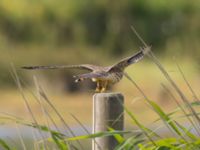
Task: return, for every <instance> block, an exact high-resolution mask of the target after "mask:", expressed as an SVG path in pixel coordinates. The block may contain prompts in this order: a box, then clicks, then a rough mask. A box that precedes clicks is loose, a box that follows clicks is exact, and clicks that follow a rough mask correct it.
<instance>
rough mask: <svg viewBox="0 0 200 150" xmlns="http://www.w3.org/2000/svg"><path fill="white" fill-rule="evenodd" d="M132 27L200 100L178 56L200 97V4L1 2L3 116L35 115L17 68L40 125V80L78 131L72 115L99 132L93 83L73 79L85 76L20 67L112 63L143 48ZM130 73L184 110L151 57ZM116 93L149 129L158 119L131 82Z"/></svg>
mask: <svg viewBox="0 0 200 150" xmlns="http://www.w3.org/2000/svg"><path fill="white" fill-rule="evenodd" d="M132 25H133V26H134V27H135V28H136V30H137V31H138V33H140V35H141V36H142V37H143V38H144V40H145V41H146V42H147V43H148V44H150V45H152V50H153V52H154V53H155V54H156V56H158V58H159V60H160V61H161V63H162V64H164V66H165V67H166V70H167V71H169V74H170V75H171V76H172V78H173V79H174V80H175V81H176V82H177V84H178V86H179V87H180V88H181V90H182V91H183V92H184V93H186V95H187V96H188V97H189V99H190V100H192V99H193V96H192V94H191V93H190V92H189V90H188V86H187V85H186V84H185V82H184V81H183V79H182V76H181V75H180V72H179V71H178V69H177V66H176V64H175V62H174V60H173V57H175V58H176V61H177V62H178V63H179V64H180V65H181V67H182V69H183V72H184V73H185V76H186V78H187V79H188V81H189V82H190V83H191V86H192V88H193V89H194V91H200V87H199V84H200V78H199V73H200V1H198V0H174V1H169V0H118V1H113V0H0V100H1V105H0V110H1V112H9V113H12V114H15V115H16V116H20V117H24V116H25V117H27V111H25V108H24V105H23V100H22V98H21V95H20V92H19V91H18V90H17V87H16V85H15V82H14V79H13V78H12V75H11V72H12V71H11V65H10V64H11V63H13V64H14V66H15V68H16V70H17V72H18V75H19V77H20V79H21V80H22V83H24V81H25V83H26V84H28V86H25V87H24V93H25V95H26V96H27V99H28V100H29V102H30V106H31V107H32V109H33V111H34V112H35V113H36V114H37V115H36V118H37V119H40V120H42V118H41V116H42V115H41V114H42V113H41V110H40V107H39V106H38V103H36V102H35V99H34V98H33V96H32V95H31V94H30V92H29V91H32V92H35V93H36V95H37V90H36V88H35V86H34V85H35V84H34V80H33V76H34V75H35V76H36V77H37V78H38V82H39V83H40V84H41V85H42V86H43V87H44V89H45V91H46V94H47V95H48V96H49V98H50V99H51V100H52V102H53V103H54V104H55V107H56V108H57V109H58V110H59V112H61V114H63V115H64V117H65V119H66V121H67V122H68V123H69V124H70V125H77V122H76V121H74V120H73V119H72V118H71V116H70V115H69V112H70V113H72V114H73V115H75V116H77V118H78V119H79V120H80V121H81V122H82V123H83V124H86V125H88V126H91V122H92V121H91V118H92V116H91V114H92V101H91V99H92V94H93V93H94V89H95V87H94V85H93V84H92V83H91V82H86V83H80V84H76V83H74V79H73V78H72V76H73V75H74V74H79V73H80V72H79V71H76V70H70V71H68V70H53V71H42V70H38V71H27V70H22V69H20V67H21V66H29V65H52V64H79V63H94V64H100V65H110V64H112V63H114V62H116V61H118V60H120V59H122V58H123V57H126V56H129V55H132V54H134V53H135V52H137V51H138V50H139V47H141V46H143V45H142V43H141V42H140V41H139V39H138V38H137V37H136V35H135V34H134V33H133V32H132V30H131V26H132ZM126 71H127V72H128V73H129V75H130V76H131V77H132V78H133V79H134V80H135V81H136V82H137V83H138V85H139V86H140V87H141V88H142V90H143V91H144V93H145V94H146V95H148V96H149V97H150V99H151V100H153V101H156V102H157V103H158V104H159V105H160V106H161V107H162V108H163V109H164V110H165V111H166V112H170V110H172V109H174V108H175V107H176V104H175V103H174V102H173V101H172V100H171V97H170V94H169V93H168V92H166V91H165V90H164V89H163V88H162V87H161V86H160V83H164V84H165V85H166V86H167V87H169V89H171V87H170V85H169V83H168V82H166V80H165V78H164V77H163V75H162V74H161V73H160V71H159V70H158V69H157V68H156V66H155V65H153V63H152V62H151V61H149V59H146V58H145V59H144V60H142V61H140V62H139V63H137V64H134V65H132V66H130V67H128V68H127V70H126ZM26 84H25V85H26ZM77 91H78V92H79V93H77ZM80 91H84V92H80ZM112 91H117V92H119V91H120V92H122V93H123V94H124V96H125V100H126V101H125V102H126V106H127V107H128V108H129V109H130V110H131V111H132V112H134V113H136V114H138V116H139V118H140V120H141V121H142V123H143V122H144V123H145V124H149V122H152V121H154V120H155V119H157V115H156V114H155V113H154V112H152V111H151V110H150V109H149V108H148V107H147V106H146V105H145V103H144V101H142V100H143V98H142V96H141V93H140V92H138V90H137V89H136V88H135V87H134V86H133V85H132V84H131V83H130V81H128V80H127V79H126V78H124V79H123V80H122V81H121V82H120V83H118V84H116V85H115V86H114V89H112ZM73 92H74V93H73ZM172 92H174V90H172ZM51 115H53V116H52V117H55V115H54V114H53V113H52V114H51ZM147 116H148V117H147ZM126 119H127V118H126ZM43 121H44V122H45V121H46V120H45V119H44V120H43ZM59 121H60V120H59V119H57V120H56V122H59ZM127 122H128V121H127V120H126V123H127Z"/></svg>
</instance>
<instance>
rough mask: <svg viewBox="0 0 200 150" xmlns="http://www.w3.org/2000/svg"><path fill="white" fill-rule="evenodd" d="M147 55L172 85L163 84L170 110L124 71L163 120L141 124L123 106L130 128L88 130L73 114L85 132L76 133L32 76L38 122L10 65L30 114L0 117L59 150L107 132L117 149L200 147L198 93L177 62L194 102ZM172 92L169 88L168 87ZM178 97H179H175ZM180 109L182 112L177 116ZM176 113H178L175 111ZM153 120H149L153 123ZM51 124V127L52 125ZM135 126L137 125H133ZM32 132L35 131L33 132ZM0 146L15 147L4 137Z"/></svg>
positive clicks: (37, 145)
mask: <svg viewBox="0 0 200 150" xmlns="http://www.w3.org/2000/svg"><path fill="white" fill-rule="evenodd" d="M148 56H149V58H150V59H151V60H152V62H153V63H155V65H156V66H158V68H159V70H160V71H161V73H162V74H163V76H164V77H165V78H166V80H167V81H168V82H169V84H170V85H171V88H170V89H168V88H167V87H165V85H164V84H163V87H164V88H165V90H166V92H168V93H169V94H170V95H171V97H172V99H173V100H174V101H175V103H176V104H177V108H176V109H175V110H173V111H171V112H165V110H163V109H162V108H161V107H160V106H159V105H158V104H157V103H156V102H154V101H153V100H151V99H150V98H149V97H148V96H147V95H146V94H145V93H144V91H143V90H142V88H141V87H140V86H139V85H138V84H137V83H136V82H135V81H134V80H133V79H132V77H131V76H130V75H128V74H127V73H126V74H125V76H126V78H127V79H128V80H129V82H130V83H132V85H134V86H135V87H136V89H137V90H138V91H139V92H140V93H141V96H143V102H144V103H145V104H147V106H148V108H149V109H151V111H153V112H154V113H156V115H157V119H156V120H155V122H158V121H160V122H162V123H161V124H159V126H156V128H154V129H152V128H150V127H149V126H148V125H143V124H142V120H143V119H145V118H138V116H137V114H136V113H133V111H132V110H130V109H129V108H127V107H126V106H124V111H125V115H127V117H129V119H128V120H129V121H130V122H131V123H132V127H133V128H132V129H129V130H124V131H115V130H114V129H112V128H109V130H108V131H105V132H100V133H95V134H90V133H89V131H88V130H87V129H86V128H85V127H84V125H83V124H82V123H81V122H80V121H79V119H78V116H74V115H73V114H72V117H73V118H74V120H75V121H76V122H77V124H78V125H79V126H80V127H81V128H82V129H83V130H84V131H85V132H86V134H85V135H81V136H76V135H75V133H74V131H73V130H72V129H71V127H70V126H69V124H68V123H67V122H66V121H65V119H64V117H63V115H62V114H60V112H59V111H58V110H57V109H56V108H55V105H54V104H53V103H52V102H51V101H50V99H49V98H48V96H47V95H46V94H45V92H44V90H43V88H42V86H41V84H40V83H39V82H38V81H37V78H36V77H34V82H35V86H36V88H37V91H36V93H33V92H32V91H29V92H30V93H31V94H32V95H33V96H34V97H35V100H36V102H37V103H38V106H39V107H40V108H41V111H42V116H44V117H45V119H46V121H45V122H46V123H44V124H40V123H39V122H38V118H36V117H35V114H34V112H33V110H32V106H31V105H30V102H29V100H28V98H27V96H26V94H25V93H24V89H26V88H27V87H26V86H27V85H26V84H25V83H24V81H22V80H21V79H20V78H19V75H18V74H17V72H16V70H15V68H14V67H13V69H12V70H13V71H12V73H13V79H14V80H15V82H16V84H17V86H18V88H19V91H20V93H21V95H22V97H23V101H24V104H25V108H26V109H27V112H28V114H29V120H27V119H23V118H19V117H17V116H14V115H11V114H6V113H4V114H1V117H0V118H1V120H2V122H3V123H7V122H13V123H16V124H18V125H19V126H28V127H30V128H35V129H37V131H38V134H39V136H40V140H33V141H32V143H33V144H34V145H35V148H34V149H53V148H54V149H59V150H68V149H69V150H71V149H85V148H84V144H83V143H84V141H87V140H88V139H89V140H92V139H94V138H97V137H101V138H103V137H106V136H114V137H115V138H116V140H117V141H118V143H119V144H118V146H117V147H116V148H115V149H116V150H132V149H133V150H134V149H140V150H154V149H158V150H170V149H172V150H181V149H187V150H194V149H200V143H199V141H200V140H199V135H200V128H199V123H200V121H199V112H198V111H197V110H198V109H197V108H198V107H199V105H200V102H199V99H198V97H197V94H195V92H194V91H193V89H192V87H191V86H190V83H189V81H187V78H186V77H185V76H184V73H183V71H182V70H181V68H180V66H179V65H177V67H178V69H179V71H180V73H181V75H182V77H183V79H184V81H185V82H186V83H187V86H188V87H189V90H188V92H191V93H192V95H193V97H194V98H195V100H194V102H191V100H189V99H188V98H187V97H186V95H185V92H182V90H181V89H180V88H179V86H178V85H177V83H176V82H175V80H173V79H172V78H171V76H170V75H169V74H168V72H167V71H166V69H165V68H164V67H163V66H162V64H161V63H160V62H159V60H158V59H157V58H156V57H155V55H154V54H153V53H150V54H149V55H148ZM172 90H173V91H174V92H171V91H172ZM177 99H179V100H177ZM50 111H53V112H54V113H55V115H56V116H57V117H58V118H59V120H61V122H62V125H63V127H64V128H65V129H66V131H67V132H61V131H60V129H59V127H58V125H57V123H56V122H55V120H54V118H53V117H52V116H51V115H50ZM180 113H181V116H180ZM177 114H178V115H177ZM180 118H184V123H186V124H187V127H186V126H184V125H182V122H183V121H180V120H181V119H180ZM155 122H152V123H150V124H154V123H155ZM52 126H53V127H54V128H53V129H52ZM135 127H137V128H138V129H139V131H138V129H134V128H135ZM159 128H167V129H168V132H169V133H168V134H169V135H168V136H167V137H165V136H164V137H163V135H162V134H161V133H159V132H157V129H159ZM44 132H45V133H49V134H48V135H49V136H48V137H44V136H43V134H42V133H44ZM33 136H34V133H33ZM19 138H20V139H21V145H22V147H24V149H27V147H26V146H25V144H24V140H25V139H23V138H22V137H19ZM0 146H1V147H2V148H4V149H6V150H9V149H15V146H11V145H10V144H9V143H8V141H7V140H6V139H5V140H4V139H0Z"/></svg>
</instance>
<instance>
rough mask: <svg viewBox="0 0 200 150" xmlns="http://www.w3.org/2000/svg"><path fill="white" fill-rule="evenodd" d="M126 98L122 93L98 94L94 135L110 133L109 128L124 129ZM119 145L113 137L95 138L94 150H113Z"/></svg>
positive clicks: (95, 104) (94, 115)
mask: <svg viewBox="0 0 200 150" xmlns="http://www.w3.org/2000/svg"><path fill="white" fill-rule="evenodd" d="M123 104H124V97H123V95H122V94H120V93H98V94H95V95H94V96H93V133H98V132H105V131H108V127H111V128H113V129H115V130H118V131H119V130H120V131H122V130H123V128H124V114H123V111H124V108H123ZM117 145H118V143H117V141H116V139H115V138H114V137H113V136H109V137H99V138H95V139H94V140H93V142H92V150H113V149H114V148H115V147H116V146H117Z"/></svg>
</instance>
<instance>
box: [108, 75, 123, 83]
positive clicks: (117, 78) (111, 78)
mask: <svg viewBox="0 0 200 150" xmlns="http://www.w3.org/2000/svg"><path fill="white" fill-rule="evenodd" d="M122 77H123V73H122V72H113V73H110V74H109V75H108V80H109V81H110V82H111V83H113V84H114V83H117V82H119V81H120V80H121V79H122Z"/></svg>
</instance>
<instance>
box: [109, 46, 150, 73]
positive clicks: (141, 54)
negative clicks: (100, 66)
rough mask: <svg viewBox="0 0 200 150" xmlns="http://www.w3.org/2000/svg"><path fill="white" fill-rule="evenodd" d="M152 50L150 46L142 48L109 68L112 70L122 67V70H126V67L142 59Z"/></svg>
mask: <svg viewBox="0 0 200 150" xmlns="http://www.w3.org/2000/svg"><path fill="white" fill-rule="evenodd" d="M149 51H150V48H149V47H148V48H143V49H142V50H140V51H139V52H138V53H136V54H134V55H132V56H130V57H127V58H125V59H122V60H121V61H120V62H118V63H116V64H114V65H113V66H111V68H110V69H109V71H110V70H113V69H115V68H116V69H120V70H124V69H125V67H127V66H129V65H131V64H134V63H136V62H138V61H140V60H141V59H142V58H143V57H144V55H146V54H147V53H148V52H149Z"/></svg>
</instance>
